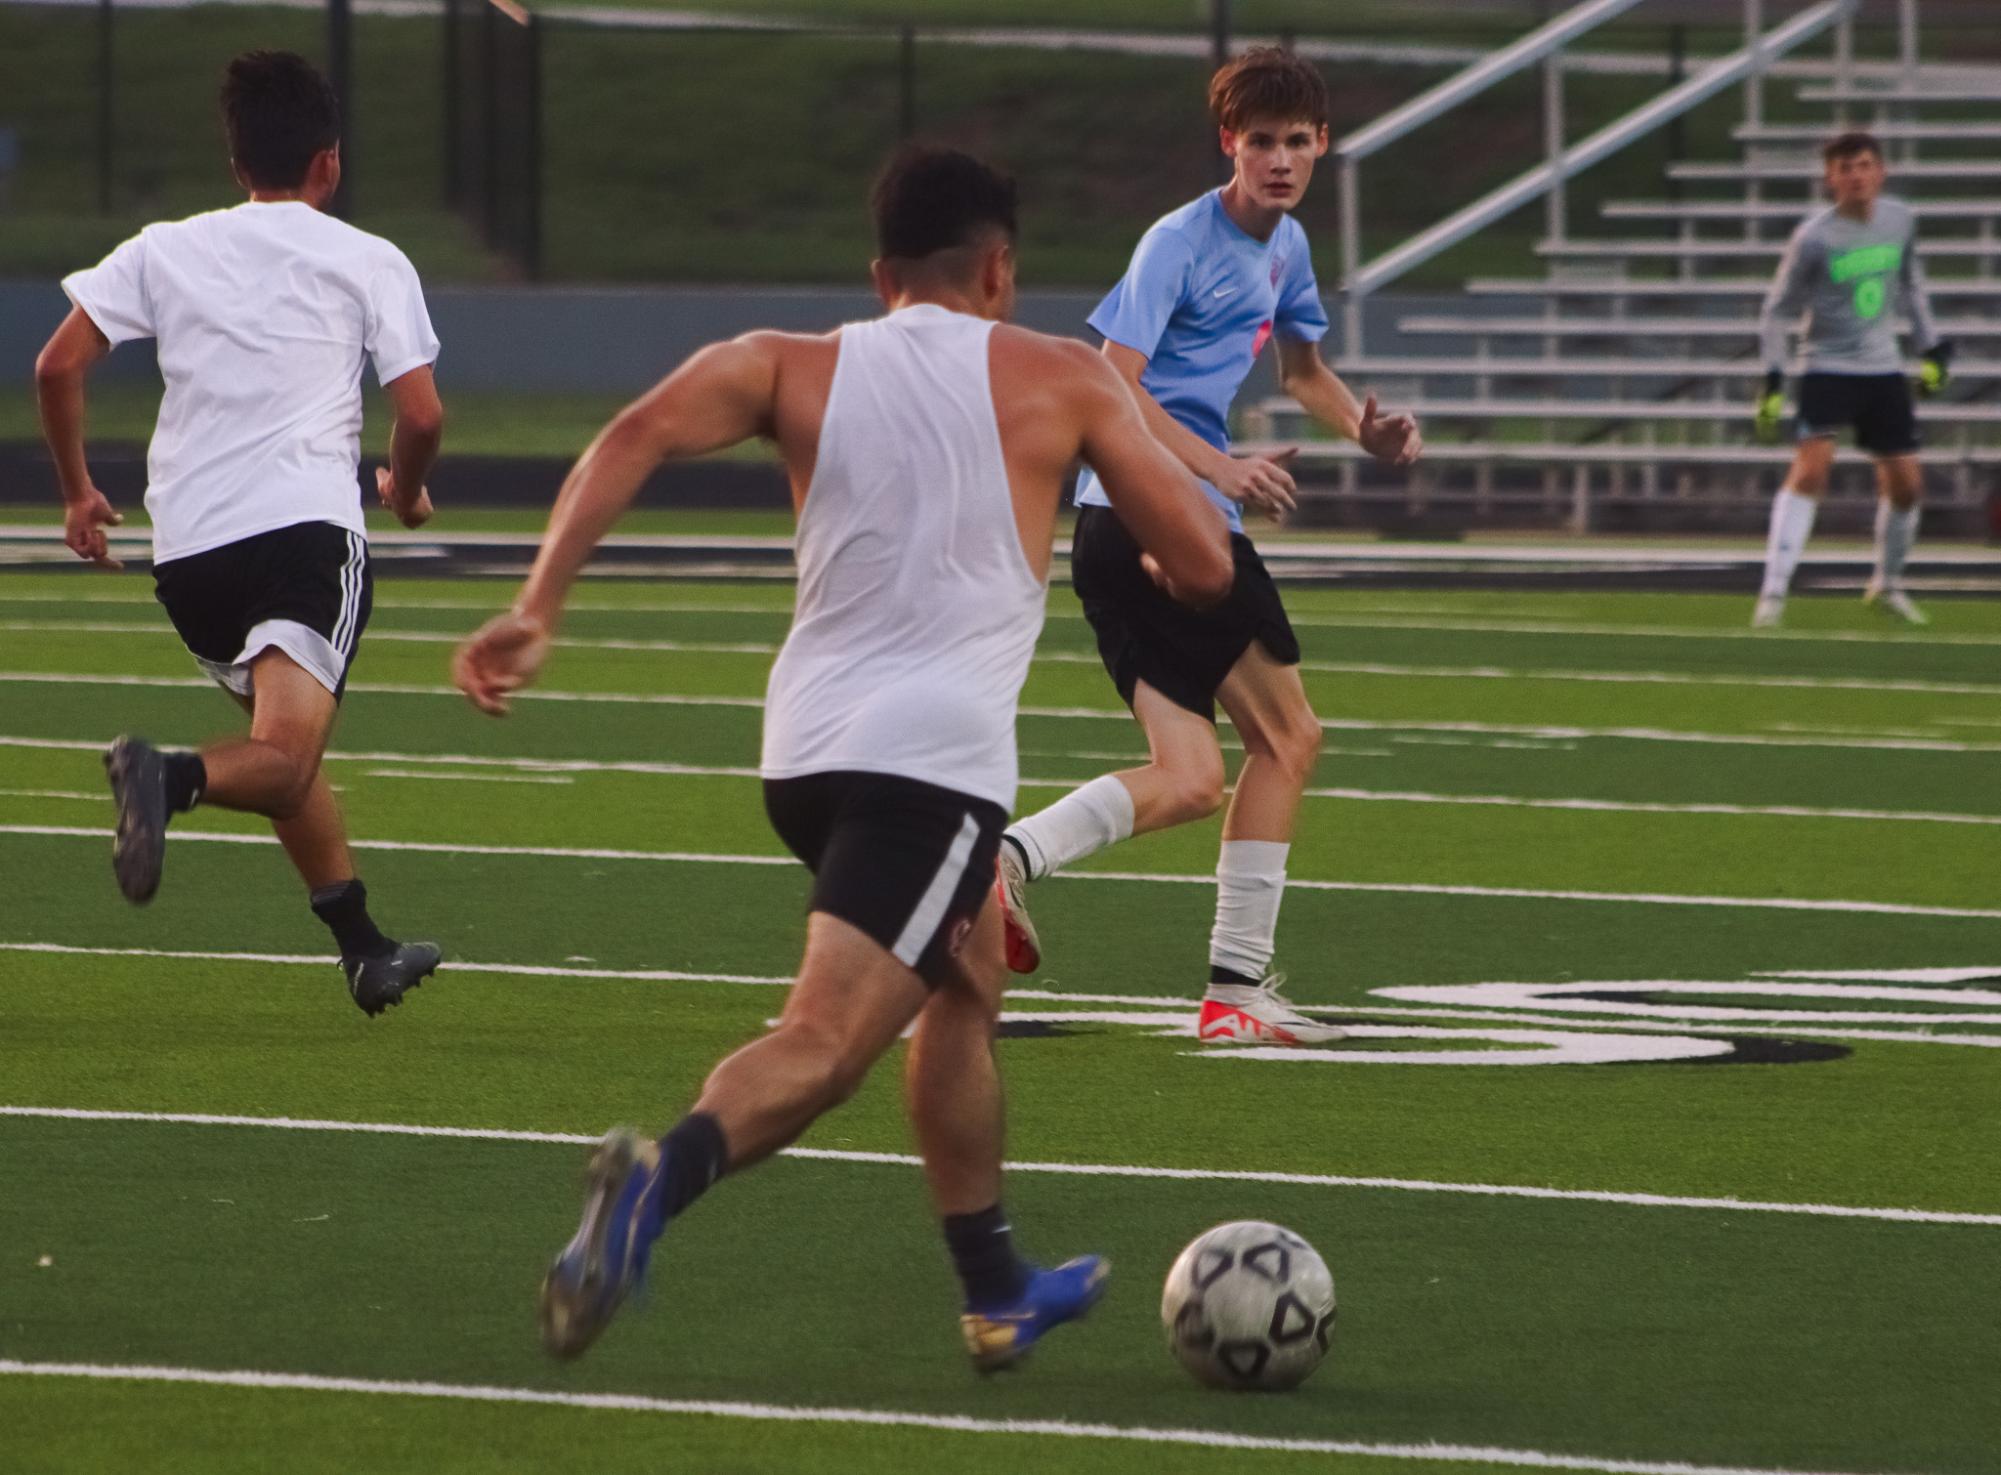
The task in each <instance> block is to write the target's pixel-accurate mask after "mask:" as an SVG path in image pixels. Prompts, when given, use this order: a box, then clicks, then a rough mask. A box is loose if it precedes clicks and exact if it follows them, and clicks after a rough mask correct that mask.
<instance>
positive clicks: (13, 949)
mask: <svg viewBox="0 0 2001 1475" xmlns="http://www.w3.org/2000/svg"><path fill="white" fill-rule="evenodd" d="M0 952H9V953H39V954H44V955H53V956H69V957H91V958H139V959H167V960H173V961H187V962H210V963H255V964H261V965H266V966H287V967H307V968H326V967H329V966H330V965H331V964H332V962H333V959H332V958H331V957H327V956H323V955H320V954H316V953H232V952H211V951H202V950H188V949H174V948H129V947H85V946H80V945H76V944H70V943H58V942H0ZM445 966H446V968H447V969H448V970H450V971H451V972H453V973H484V974H498V975H502V976H509V975H514V976H519V977H523V978H575V979H587V980H593V981H607V982H633V983H715V984H729V985H733V986H737V987H755V988H786V987H790V986H791V983H792V979H791V978H790V977H789V976H787V977H780V976H773V975H759V974H742V973H686V972H680V971H678V970H674V969H665V968H578V967H574V966H568V965H563V966H552V965H547V964H537V963H476V962H466V961H463V960H461V959H458V958H451V959H448V960H447V961H446V964H445ZM1916 972H1917V973H1919V974H1922V975H1923V976H1924V977H1925V978H1928V979H1935V978H1937V977H1940V976H1944V975H1949V977H1948V978H1947V981H1959V980H1961V979H1964V978H1981V979H1984V978H1989V977H1994V976H1996V975H1995V972H1994V970H1992V969H1978V968H1976V969H1920V970H1916ZM1803 976H1809V977H1813V978H1823V977H1839V976H1841V975H1826V974H1811V975H1803ZM1857 976H1858V977H1866V978H1870V979H1878V978H1881V977H1883V975H1882V974H1880V973H1867V974H1862V975H1857ZM1007 997H1008V1002H1009V1003H1010V1004H1016V1003H1048V1004H1063V1005H1066V1006H1067V1005H1074V1004H1116V1005H1119V1006H1121V1007H1123V1008H1127V1009H1132V1008H1152V1009H1168V1008H1173V1009H1184V1010H1185V1009H1192V1008H1193V1007H1194V1002H1193V1000H1192V998H1184V997H1181V996H1178V995H1172V994H1163V995H1147V994H1096V993H1078V992H1073V991H1070V990H1065V989H1038V988H1009V989H1008V991H1007ZM1308 1007H1309V1009H1310V1011H1311V1012H1312V1013H1314V1014H1318V1015H1337V1016H1341V1017H1344V1018H1345V1017H1349V1016H1355V1017H1359V1018H1363V1019H1377V1018H1396V1019H1451V1020H1459V1021H1465V1022H1469V1023H1476V1024H1529V1025H1540V1026H1545V1027H1549V1028H1555V1029H1577V1030H1611V1031H1616V1032H1618V1033H1622V1034H1623V1033H1632V1032H1648V1033H1655V1034H1690V1033H1693V1034H1705V1035H1726V1036H1736V1035H1778V1036H1783V1037H1788V1038H1790V1037H1795V1036H1806V1037H1809V1038H1812V1039H1816V1040H1821V1039H1836V1040H1875V1041H1882V1042H1887V1043H1891V1044H1921V1045H1963V1046H1968V1047H1971V1048H1977V1049H1989V1050H1997V1049H2001V1034H1985V1035H1981V1034H1965V1035H1962V1034H1939V1033H1936V1031H1935V1027H1934V1026H1933V1025H1931V1024H1929V1023H1927V1024H1925V1025H1924V1026H1922V1027H1921V1028H1918V1029H1848V1028H1828V1027H1827V1026H1826V1025H1825V1024H1824V1023H1821V1022H1817V1021H1815V1020H1813V1019H1799V1020H1789V1021H1788V1022H1787V1023H1785V1024H1757V1023H1755V1022H1748V1021H1747V1022H1744V1023H1739V1022H1738V1021H1736V1020H1734V1019H1718V1018H1715V1017H1705V1018H1693V1017H1683V1016H1680V1015H1677V1014H1676V1013H1675V1012H1674V1011H1673V1009H1672V1008H1671V1007H1670V1008H1663V1009H1661V1010H1660V1011H1659V1013H1660V1014H1661V1016H1662V1017H1663V1019H1664V1020H1665V1021H1666V1022H1661V1021H1658V1020H1654V1019H1636V1018H1634V1017H1633V1016H1631V1015H1630V1014H1620V1015H1618V1016H1617V1017H1616V1018H1609V1019H1593V1018H1589V1017H1584V1016H1580V1015H1578V1014H1574V1013H1563V1014H1537V1013H1525V1012H1522V1011H1520V1010H1513V1009H1498V1008H1489V1007H1485V1006H1482V1007H1479V1008H1418V1007H1413V1006H1411V1005H1408V1004H1391V1003H1386V1002H1383V1001H1381V1000H1380V999H1378V998H1376V997H1375V996H1373V995H1372V996H1371V997H1369V998H1367V999H1363V1000H1359V1001H1357V1002H1354V1003H1350V1004H1314V1005H1310V1006H1308ZM1009 1012H1010V1013H1011V1014H1015V1015H1016V1016H1017V1017H1019V1016H1020V1013H1021V1012H1022V1011H1014V1010H1012V1009H1011V1010H1010V1011H1009ZM1028 1012H1030V1013H1031V1015H1032V1017H1035V1018H1052V1019H1064V1018H1068V1017H1070V1016H1069V1012H1068V1011H1067V1010H1054V1011H1048V1012H1047V1013H1044V1012H1042V1011H1028ZM1992 1022H1993V1023H1994V1024H1996V1025H2001V1014H1997V1015H1995V1016H1994V1017H1993V1021H1992Z"/></svg>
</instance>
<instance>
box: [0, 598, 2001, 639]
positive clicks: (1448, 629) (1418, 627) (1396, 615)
mask: <svg viewBox="0 0 2001 1475" xmlns="http://www.w3.org/2000/svg"><path fill="white" fill-rule="evenodd" d="M504 602H505V601H503V600H498V599H487V600H455V599H399V598H394V597H389V598H379V599H377V600H376V601H375V608H376V609H377V610H385V611H386V610H411V611H454V610H459V611H464V612H465V613H468V614H482V613H486V614H490V613H493V612H495V611H497V610H498V609H500V608H501V607H502V605H503V604H504ZM10 604H105V605H123V606H129V607H131V608H133V609H146V610H154V609H155V608H156V606H155V604H154V601H153V600H152V599H150V598H141V599H130V598H125V597H106V596H104V595H83V596H64V595H55V594H12V595H8V594H0V608H4V607H5V606H7V605H10ZM566 608H567V609H568V610H570V611H571V612H572V613H577V614H599V615H621V614H629V615H641V616H644V615H749V616H754V617H765V618H772V619H783V620H789V619H791V617H792V606H791V605H790V604H783V605H777V604H753V603H747V602H736V601H714V600H700V601H690V602H687V603H671V602H664V601H650V600H648V601H635V602H631V603H617V602H608V601H593V600H581V601H578V602H576V603H573V604H570V605H568V606H566ZM1288 614H1289V616H1290V618H1291V621H1292V623H1293V624H1294V625H1295V626H1297V627H1298V628H1301V629H1310V630H1414V631H1422V632H1430V633H1437V634H1468V635H1488V634H1499V635H1568V636H1577V637H1586V638H1593V639H1615V640H1728V641H1741V640H1749V641H1754V642H1757V643H1759V644H1763V645H1878V646H1960V647H1973V648H1983V647H1994V646H2001V634H1990V633H1982V632H1972V631H1960V632H1953V631H1943V630H1936V629H1934V630H1925V631H1918V630H1911V631H1904V630H1753V629H1751V628H1749V625H1748V622H1747V624H1746V626H1745V627H1744V628H1741V629H1739V628H1723V627H1717V626H1709V625H1644V624H1639V625H1635V624H1604V623H1598V622H1592V621H1586V620H1578V619H1575V618H1571V617H1568V616H1563V615H1519V614H1518V615H1507V616H1500V615H1497V616H1495V617H1493V618H1491V619H1489V618H1483V617H1482V616H1480V615H1479V614H1477V613H1473V612H1469V611H1467V610H1465V609H1463V608H1454V607H1452V606H1443V605H1411V606H1398V605H1389V604H1358V605H1355V606H1352V607H1351V608H1349V609H1347V610H1341V611H1332V612H1324V613H1316V612H1314V611H1311V610H1306V611H1288ZM1046 618H1047V619H1048V620H1049V622H1050V623H1052V624H1057V623H1071V622H1081V621H1082V620H1083V619H1084V614H1083V612H1082V611H1081V610H1079V609H1076V608H1074V607H1073V606H1071V605H1070V603H1069V602H1068V601H1066V602H1065V603H1064V604H1060V605H1055V606H1052V607H1051V608H1050V609H1049V611H1048V612H1047V615H1046ZM0 628H10V626H6V625H0ZM24 628H29V627H27V626H24ZM32 628H40V627H32ZM46 628H51V629H55V628H77V629H81V628H83V627H82V626H63V625H60V624H57V623H51V624H49V625H48V626H47V627H46ZM124 628H127V629H131V630H141V629H144V630H156V629H159V630H164V629H165V626H164V625H162V624H159V623H155V624H151V625H144V626H141V625H136V624H135V625H132V626H127V627H124ZM376 633H377V632H376V631H373V630H372V631H371V632H370V634H369V637H368V638H371V639H372V638H374V636H375V634H376ZM454 638H457V637H454ZM565 643H566V644H567V643H569V642H565Z"/></svg>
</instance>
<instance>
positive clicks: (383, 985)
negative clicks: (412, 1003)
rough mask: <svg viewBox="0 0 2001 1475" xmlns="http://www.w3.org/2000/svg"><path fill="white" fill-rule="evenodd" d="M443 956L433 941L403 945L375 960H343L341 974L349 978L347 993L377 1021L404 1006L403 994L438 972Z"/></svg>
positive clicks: (402, 943) (373, 958) (400, 943)
mask: <svg viewBox="0 0 2001 1475" xmlns="http://www.w3.org/2000/svg"><path fill="white" fill-rule="evenodd" d="M443 956H444V954H442V953H440V952H439V951H438V945H437V944H436V943H433V942H399V943H397V944H396V946H395V947H394V948H393V949H391V950H390V951H389V952H386V953H381V954H378V955H377V956H375V957H372V958H342V959H341V960H340V971H341V972H342V973H344V974H346V975H347V991H348V992H349V993H351V994H353V995H354V1002H355V1003H357V1004H359V1005H360V1006H361V1012H362V1013H364V1014H366V1015H367V1016H368V1017H369V1018H371V1019H373V1018H374V1017H375V1016H376V1015H378V1014H380V1013H381V1012H382V1011H383V1010H384V1009H388V1008H391V1007H393V1006H394V1005H397V1004H400V1003H402V1002H403V995H405V994H407V993H408V992H410V990H411V989H413V988H415V987H416V986H417V985H418V984H420V983H422V982H423V981H424V980H425V979H426V978H429V977H430V976H431V975H432V974H433V973H435V972H437V971H438V963H439V961H440V960H441V959H442V958H443Z"/></svg>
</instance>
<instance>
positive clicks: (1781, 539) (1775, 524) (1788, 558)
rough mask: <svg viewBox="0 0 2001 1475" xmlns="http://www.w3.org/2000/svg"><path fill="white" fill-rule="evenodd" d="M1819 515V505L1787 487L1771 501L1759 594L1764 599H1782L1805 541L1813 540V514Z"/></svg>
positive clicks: (1803, 550) (1804, 546)
mask: <svg viewBox="0 0 2001 1475" xmlns="http://www.w3.org/2000/svg"><path fill="white" fill-rule="evenodd" d="M1819 511H1820V503H1819V501H1817V500H1816V499H1815V498H1812V497H1802V496H1801V495H1800V494H1799V493H1798V492H1796V491H1794V490H1793V489H1792V488H1791V487H1781V488H1780V489H1779V494H1778V496H1776V497H1774V498H1772V526H1771V532H1770V535H1769V536H1768V537H1767V538H1766V541H1765V587H1764V589H1763V590H1762V591H1761V592H1762V593H1763V594H1764V596H1765V597H1766V598H1777V599H1784V598H1785V597H1786V590H1788V589H1790V588H1791V587H1792V584H1793V570H1794V569H1796V568H1798V567H1799V566H1800V555H1801V554H1802V553H1804V552H1806V540H1807V539H1808V538H1810V537H1812V536H1813V519H1814V514H1815V513H1817V512H1819Z"/></svg>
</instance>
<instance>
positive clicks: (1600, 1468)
mask: <svg viewBox="0 0 2001 1475" xmlns="http://www.w3.org/2000/svg"><path fill="white" fill-rule="evenodd" d="M0 1375H6V1376H14V1377H55V1378H91V1379H97V1380H102V1381H107V1382H142V1383H195V1384H203V1385H206V1386H210V1387H225V1388H259V1389H280V1390H284V1391H288V1392H309V1393H361V1394H370V1395H375V1396H388V1397H395V1398H442V1399H456V1400H461V1401H464V1402H469V1403H488V1404H493V1403H516V1404H532V1405H540V1406H544V1407H548V1406H554V1407H559V1408H583V1409H594V1410H598V1411H600V1412H618V1413H639V1414H680V1415H695V1416H698V1417H702V1418H720V1419H745V1420H750V1421H753V1422H757V1423H777V1424H855V1425H864V1426H867V1427H871V1428H896V1429H924V1430H928V1431H932V1432H936V1433H943V1434H986V1435H996V1434H999V1435H1013V1436H1015V1437H1017V1438H1043V1439H1095V1440H1111V1441H1117V1442H1119V1443H1125V1444H1159V1445H1180V1446H1194V1447H1197V1448H1202V1449H1226V1450H1261V1451H1271V1452H1274V1453H1283V1454H1306V1455H1354V1456H1356V1457H1371V1458H1375V1459H1385V1460H1425V1461H1430V1462H1434V1463H1439V1464H1448V1463H1449V1464H1463V1465H1488V1466H1493V1465H1501V1466H1506V1467H1510V1468H1516V1469H1533V1470H1578V1471H1585V1472H1598V1475H1831V1472H1826V1471H1821V1472H1810V1471H1804V1470H1777V1469H1761V1470H1752V1469H1747V1468H1745V1467H1743V1466H1725V1465H1694V1464H1689V1463H1688V1462H1686V1461H1683V1460H1667V1461H1659V1460H1633V1459H1624V1458H1616V1457H1613V1456H1600V1455H1577V1454H1558V1453H1553V1452H1551V1451H1548V1450H1539V1449H1512V1448H1503V1447H1500V1446H1496V1445H1470V1444H1371V1443H1367V1442H1364V1441H1361V1440H1353V1439H1298V1438H1285V1437H1280V1436H1276V1435H1265V1434H1230V1433H1226V1432H1224V1431H1222V1430H1218V1429H1163V1428H1150V1427H1146V1426H1143V1425H1130V1424H1085V1423H1076V1422H1073V1421H1071V1420H1068V1419H982V1418H975V1417H973V1416H971V1415H969V1414H922V1413H904V1412H900V1411H898V1410H895V1409H882V1408H827V1407H815V1406H812V1405H803V1404H788V1403H742V1402H722V1401H718V1400H703V1399H684V1398H653V1397H648V1396H645V1395H642V1394H637V1393H559V1392H552V1391H550V1390H549V1389H546V1388H503V1387H497V1386H495V1385H493V1384H488V1383H431V1382H387V1381H383V1380H380V1379H375V1378H334V1377H323V1376H321V1375H319V1374H316V1373H273V1372H254V1371H246V1370H237V1369H228V1370H225V1369H213V1368H193V1367H148V1366H139V1365H133V1364H119V1363H110V1364H106V1363H87V1362H20V1361H15V1360H13V1359H0Z"/></svg>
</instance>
